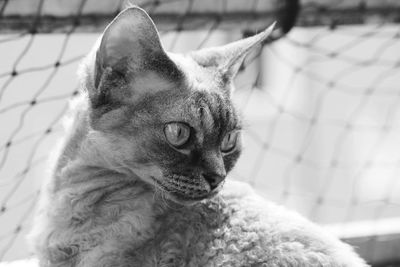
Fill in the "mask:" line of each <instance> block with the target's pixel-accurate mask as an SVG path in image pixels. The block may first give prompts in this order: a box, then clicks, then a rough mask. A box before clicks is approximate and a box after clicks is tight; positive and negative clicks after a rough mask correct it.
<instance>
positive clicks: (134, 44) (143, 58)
mask: <svg viewBox="0 0 400 267" xmlns="http://www.w3.org/2000/svg"><path fill="white" fill-rule="evenodd" d="M179 72H180V71H179V70H178V68H177V66H176V65H175V64H174V62H173V61H172V60H171V59H170V58H169V57H168V55H167V53H166V52H165V51H164V49H163V48H162V45H161V41H160V37H159V34H158V31H157V29H156V27H155V25H154V22H153V21H152V20H151V18H150V17H149V15H148V14H147V13H146V11H144V10H143V9H141V8H139V7H130V8H128V9H125V10H124V11H122V12H121V13H120V14H119V15H118V16H117V17H116V18H115V19H114V20H113V21H112V22H111V23H110V24H109V25H108V26H107V28H106V29H105V31H104V33H103V35H102V38H101V41H100V45H99V47H98V49H97V52H96V61H95V73H94V87H95V89H96V91H97V93H98V94H102V92H101V90H104V88H103V89H102V88H99V87H101V84H102V83H103V81H104V80H107V76H110V77H111V78H113V79H114V80H118V81H117V85H118V84H119V82H120V81H121V80H125V81H126V82H127V83H131V82H132V83H135V84H136V87H137V88H130V89H131V90H132V92H129V93H128V92H120V94H123V95H124V97H126V96H127V95H129V94H135V93H140V92H138V91H143V90H146V89H148V88H151V85H150V84H148V83H151V82H153V81H154V82H156V83H158V84H162V83H163V78H166V79H173V78H174V77H176V75H178V74H179ZM143 79H146V81H144V80H143ZM114 84H115V83H114ZM143 84H146V85H148V86H147V88H144V87H141V86H140V85H143ZM108 87H110V86H108ZM114 87H116V86H114ZM108 90H110V88H108ZM114 91H118V90H114ZM120 91H121V90H120ZM104 93H105V92H103V94H104ZM116 93H118V92H113V91H112V92H106V94H107V95H110V94H111V95H112V94H116Z"/></svg>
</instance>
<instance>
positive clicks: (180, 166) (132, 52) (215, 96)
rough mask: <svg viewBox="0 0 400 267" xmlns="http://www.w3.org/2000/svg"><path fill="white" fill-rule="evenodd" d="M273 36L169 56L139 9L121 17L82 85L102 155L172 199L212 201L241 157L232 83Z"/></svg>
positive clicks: (103, 41) (111, 27) (106, 35)
mask: <svg viewBox="0 0 400 267" xmlns="http://www.w3.org/2000/svg"><path fill="white" fill-rule="evenodd" d="M271 31H272V27H270V28H269V29H268V30H266V31H264V32H261V33H259V34H258V35H255V36H252V37H249V38H246V39H243V40H240V41H237V42H234V43H231V44H228V45H225V46H222V47H215V48H209V49H203V50H199V51H194V52H191V53H188V54H185V55H181V54H171V53H167V52H165V51H164V49H163V48H162V45H161V43H160V38H159V35H158V32H157V29H156V27H155V25H154V23H153V21H152V20H151V19H150V17H149V16H148V15H147V13H146V12H145V11H144V10H142V9H140V8H137V7H132V8H128V9H126V10H124V11H123V12H121V13H120V14H119V15H118V16H117V17H116V18H115V19H114V20H113V21H112V22H111V23H110V25H109V26H108V27H107V28H106V30H105V32H104V34H103V36H102V38H101V40H100V42H99V45H98V47H97V50H96V55H95V63H94V64H93V67H94V69H93V71H92V72H91V75H89V76H88V77H87V81H86V87H87V90H88V95H89V101H90V122H91V127H92V128H93V131H92V132H95V133H96V134H95V135H96V138H101V139H102V141H101V142H100V143H101V144H102V146H103V150H102V153H103V155H102V156H103V157H104V158H108V160H112V161H114V162H115V161H116V162H117V163H118V164H120V167H121V168H128V169H129V170H130V171H132V172H133V173H135V174H136V175H137V176H138V177H140V178H141V179H142V180H143V181H145V182H147V183H148V184H150V185H152V186H154V188H155V189H157V190H159V191H162V192H163V193H165V195H166V196H168V197H169V198H171V199H173V200H175V201H179V202H188V201H195V200H201V199H204V198H207V197H210V196H212V195H214V194H215V193H216V192H218V190H219V188H220V187H221V185H222V182H223V181H224V179H225V177H226V174H227V173H228V172H229V171H230V170H231V169H232V168H233V166H234V164H235V162H236V160H237V159H238V157H239V154H240V151H241V140H240V130H241V124H240V119H239V117H238V115H237V113H236V110H235V108H234V106H233V104H232V100H231V95H232V91H233V84H232V79H233V78H234V76H235V75H236V73H237V71H238V69H239V67H240V65H241V63H242V61H243V59H244V57H245V56H246V55H247V53H248V52H249V51H251V50H252V49H253V48H254V47H255V46H257V45H258V44H259V43H260V42H262V41H263V40H265V38H266V37H267V36H268V35H269V33H270V32H271Z"/></svg>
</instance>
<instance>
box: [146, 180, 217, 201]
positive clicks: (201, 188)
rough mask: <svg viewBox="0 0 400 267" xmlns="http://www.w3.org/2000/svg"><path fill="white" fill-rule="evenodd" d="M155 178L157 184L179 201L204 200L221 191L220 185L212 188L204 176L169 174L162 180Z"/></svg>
mask: <svg viewBox="0 0 400 267" xmlns="http://www.w3.org/2000/svg"><path fill="white" fill-rule="evenodd" d="M153 180H154V181H155V183H156V186H158V187H160V188H161V189H162V190H163V191H164V192H166V193H168V195H170V196H171V197H172V198H173V199H174V200H178V201H186V200H189V201H196V200H203V199H205V198H210V197H212V196H214V195H215V194H217V193H218V191H219V190H218V189H219V187H218V188H214V189H213V188H211V187H210V184H209V183H208V182H207V181H206V180H205V179H204V178H202V177H188V176H184V175H178V174H167V175H164V177H163V178H162V180H159V179H155V178H153Z"/></svg>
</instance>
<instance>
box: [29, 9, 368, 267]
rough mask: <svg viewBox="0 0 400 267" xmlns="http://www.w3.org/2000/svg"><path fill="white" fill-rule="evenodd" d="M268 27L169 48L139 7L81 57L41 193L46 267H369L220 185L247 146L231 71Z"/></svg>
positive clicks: (302, 223)
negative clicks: (223, 42)
mask: <svg viewBox="0 0 400 267" xmlns="http://www.w3.org/2000/svg"><path fill="white" fill-rule="evenodd" d="M132 23H133V24H132ZM133 26H134V27H133ZM127 33H128V34H127ZM129 33H132V35H129ZM267 35H268V32H265V33H260V34H259V35H257V36H255V37H251V38H249V39H245V40H243V41H241V42H238V43H233V44H230V45H228V46H226V47H224V48H223V49H221V48H217V49H215V50H212V49H211V50H204V51H200V52H198V53H197V54H193V55H191V56H178V55H173V54H169V55H167V54H166V53H165V52H164V51H163V50H162V48H161V46H160V44H159V41H158V35H157V32H156V30H155V28H154V25H152V22H151V20H150V19H149V18H148V17H147V15H146V14H145V13H144V11H142V10H140V9H138V8H131V9H127V10H126V11H125V12H123V14H121V15H120V16H118V17H117V19H116V20H115V21H114V22H113V23H112V24H111V25H110V26H109V27H108V28H107V30H106V32H105V33H104V35H103V38H102V40H101V42H100V44H99V47H96V48H95V50H94V53H92V54H91V55H90V56H89V57H88V59H87V60H86V63H85V64H84V67H83V70H82V77H81V79H82V87H83V91H84V92H85V93H83V94H82V96H81V98H80V99H79V100H77V104H76V105H75V106H74V108H73V114H72V124H71V126H70V128H69V132H68V136H67V139H66V141H65V143H64V144H63V146H62V148H61V150H60V154H59V156H58V161H57V162H56V164H55V168H54V171H53V175H52V177H51V179H50V181H49V182H48V184H47V186H46V188H45V189H44V194H43V198H42V203H41V209H40V211H39V214H38V217H37V221H36V224H35V229H34V231H33V235H34V240H35V248H36V251H37V254H38V257H39V260H40V265H41V266H42V267H44V266H46V267H50V266H51V267H53V266H54V267H55V266H60V267H61V266H63V267H75V266H76V267H78V266H79V267H102V266H104V267H109V266H115V267H133V266H332V267H333V266H337V267H339V266H341V267H350V266H351V267H363V266H366V265H365V263H364V262H363V261H362V260H361V259H360V258H359V257H358V256H357V255H356V254H355V253H354V252H353V251H352V249H351V248H350V247H349V246H347V245H345V244H343V243H341V242H340V241H338V240H337V239H335V238H333V237H330V236H329V235H327V234H326V233H324V232H323V231H322V230H321V229H320V228H318V227H317V226H315V225H313V224H311V223H309V222H307V221H306V220H305V219H303V218H301V217H300V216H299V215H297V214H294V213H292V212H289V211H286V210H284V209H283V208H281V207H278V206H276V205H274V204H272V203H268V202H266V201H265V200H263V199H261V198H259V197H257V196H256V195H255V194H254V192H252V191H251V190H250V189H249V188H248V187H247V186H245V185H244V184H241V183H239V184H238V183H233V182H227V183H226V185H225V186H224V189H222V190H221V188H222V185H223V183H222V181H223V180H224V178H225V176H226V173H227V172H229V170H230V169H231V168H232V167H233V165H234V163H235V161H236V159H237V158H238V156H239V152H240V140H239V135H238V131H239V130H240V120H239V119H238V117H237V115H236V113H235V109H234V107H233V106H232V104H231V101H230V94H231V88H232V84H231V79H232V77H234V75H235V73H236V71H237V69H238V67H239V65H240V63H241V61H242V59H243V57H244V56H245V55H246V54H247V52H248V51H249V50H250V49H251V48H252V47H253V46H254V45H256V44H258V43H259V42H260V41H262V40H264V39H265V38H266V36H267ZM138 40H139V41H138ZM132 47H133V48H135V49H133V50H131V48H132ZM128 48H129V53H128V54H127V50H128ZM132 51H133V52H132ZM220 190H221V192H219V191H220ZM218 192H219V193H218ZM217 193H218V194H217Z"/></svg>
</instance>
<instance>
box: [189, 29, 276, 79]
mask: <svg viewBox="0 0 400 267" xmlns="http://www.w3.org/2000/svg"><path fill="white" fill-rule="evenodd" d="M274 26H275V23H273V24H272V25H271V26H270V27H268V29H266V30H264V31H263V32H260V33H258V34H256V35H253V36H251V37H248V38H245V39H242V40H239V41H236V42H233V43H229V44H227V45H224V46H218V47H212V48H206V49H202V50H199V51H194V52H192V53H191V54H190V55H191V57H192V58H193V59H194V60H195V61H196V62H197V63H198V64H199V65H201V66H203V67H213V68H216V69H217V71H218V72H219V73H220V75H221V78H222V79H223V81H225V82H229V81H231V80H232V79H233V78H234V77H235V76H236V74H237V72H238V70H239V67H240V65H241V64H242V62H243V60H244V58H245V57H246V56H247V54H248V53H249V52H251V51H252V50H254V48H255V47H257V46H258V45H259V44H261V42H262V41H264V40H265V39H267V37H268V36H269V35H270V34H271V32H272V30H273V28H274Z"/></svg>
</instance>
